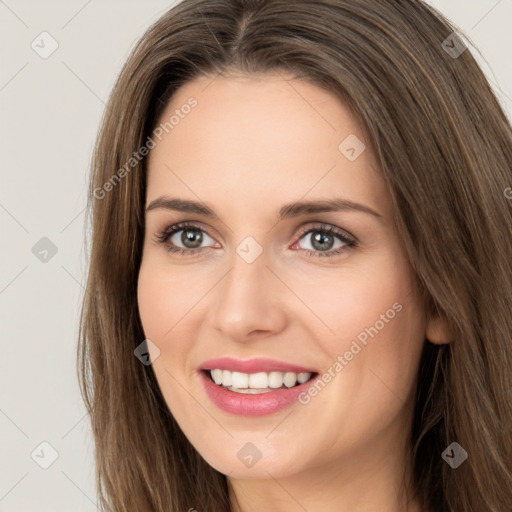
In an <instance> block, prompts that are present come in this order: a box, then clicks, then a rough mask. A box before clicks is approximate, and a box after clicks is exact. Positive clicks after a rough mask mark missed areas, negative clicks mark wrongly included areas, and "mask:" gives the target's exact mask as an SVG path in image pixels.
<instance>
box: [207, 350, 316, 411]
mask: <svg viewBox="0 0 512 512" xmlns="http://www.w3.org/2000/svg"><path fill="white" fill-rule="evenodd" d="M198 369H199V370H200V371H199V376H200V379H201V381H202V384H203V386H204V389H205V391H206V394H207V395H208V397H209V398H210V400H211V401H212V402H213V403H214V404H215V405H216V406H217V407H219V408H220V409H222V410H223V411H225V412H228V413H231V414H236V415H241V416H262V415H265V414H272V413H274V412H278V411H280V410H282V409H283V408H285V407H288V406H291V405H292V404H294V403H295V402H297V401H298V396H299V395H300V394H301V393H302V392H303V391H305V390H306V389H307V388H308V387H309V386H310V385H311V384H312V382H313V380H314V378H315V377H316V376H318V372H316V371H315V370H314V369H312V368H308V367H305V366H300V365H296V364H291V363H287V362H283V361H277V360H273V359H251V360H246V361H244V360H240V359H234V358H229V357H225V358H218V359H211V360H209V361H205V362H204V363H203V364H201V366H200V367H199V368H198ZM222 373H224V376H226V375H228V376H231V375H234V376H236V377H240V376H241V375H237V374H245V376H246V377H247V375H249V376H250V378H249V379H246V380H244V379H242V380H238V379H235V380H236V383H235V382H227V383H226V382H225V381H224V382H222V378H219V379H217V383H216V382H214V379H213V377H212V375H219V374H222ZM278 373H281V374H283V375H286V376H287V377H291V376H292V375H296V376H299V375H300V376H301V377H302V378H298V379H297V383H296V384H295V385H294V384H293V383H292V382H291V381H290V382H287V380H286V379H285V380H284V381H281V382H282V386H279V387H277V388H276V386H277V384H279V382H277V384H275V385H273V384H272V383H271V382H270V381H268V380H265V379H264V378H263V377H264V374H267V375H271V376H277V374H278ZM252 376H255V377H257V379H256V380H255V382H262V385H263V384H265V385H266V386H267V387H265V388H264V389H258V386H257V385H256V386H253V385H252V383H253V379H252ZM261 379H262V380H261ZM306 379H307V381H305V380H306ZM229 380H231V378H230V379H229ZM292 380H293V378H292ZM248 382H250V384H247V383H248ZM225 383H226V384H237V386H242V388H238V387H234V386H233V385H231V386H229V385H224V384H225ZM239 383H242V384H239ZM246 386H247V389H244V388H245V387H246Z"/></svg>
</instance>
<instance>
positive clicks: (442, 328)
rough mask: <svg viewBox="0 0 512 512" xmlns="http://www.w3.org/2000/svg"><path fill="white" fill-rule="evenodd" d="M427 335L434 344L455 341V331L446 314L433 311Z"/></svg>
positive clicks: (426, 331)
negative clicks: (442, 314)
mask: <svg viewBox="0 0 512 512" xmlns="http://www.w3.org/2000/svg"><path fill="white" fill-rule="evenodd" d="M425 337H426V338H427V339H428V341H430V343H433V344H434V345H443V344H446V343H450V342H452V341H453V332H452V329H451V328H450V324H449V323H448V320H446V318H445V317H444V316H441V315H439V314H437V313H432V315H431V316H430V319H429V320H428V323H427V328H426V330H425Z"/></svg>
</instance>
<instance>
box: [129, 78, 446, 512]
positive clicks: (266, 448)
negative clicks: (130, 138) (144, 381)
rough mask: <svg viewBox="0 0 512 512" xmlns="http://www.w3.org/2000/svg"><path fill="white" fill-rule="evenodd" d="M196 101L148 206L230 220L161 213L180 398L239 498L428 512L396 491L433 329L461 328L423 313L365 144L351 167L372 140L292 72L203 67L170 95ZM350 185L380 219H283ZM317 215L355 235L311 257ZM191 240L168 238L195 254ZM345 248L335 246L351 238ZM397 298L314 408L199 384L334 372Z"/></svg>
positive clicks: (152, 160) (154, 332)
mask: <svg viewBox="0 0 512 512" xmlns="http://www.w3.org/2000/svg"><path fill="white" fill-rule="evenodd" d="M284 78H286V80H284ZM191 96H193V97H194V98H196V99H197V101H198V104H197V106H196V107H195V108H194V109H193V110H191V112H190V114H188V115H187V116H184V118H183V119H180V121H179V124H177V125H176V126H175V127H174V129H173V130H172V131H169V133H168V134H164V137H163V138H162V140H161V141H159V142H158V143H157V145H156V147H155V148H154V149H152V150H151V153H150V155H149V162H148V183H147V200H146V205H149V204H150V203H151V202H152V201H153V200H154V199H156V198H157V197H159V196H162V195H168V196H170V197H176V198H182V199H189V200H193V201H203V202H204V203H206V204H208V205H209V206H211V208H213V209H214V211H215V212H216V213H217V215H218V216H219V220H215V219H210V218H207V217H205V216H204V215H200V214H195V213H193V214H191V213H183V212H177V211H170V210H166V209H163V208H159V209H153V210H150V211H148V212H147V213H146V233H145V240H144V248H143V259H142V263H141V268H140V274H139V282H138V301H139V310H140V316H141V320H142V324H143V327H144V331H145V334H146V337H147V338H149V339H150V340H152V341H153V342H154V343H155V345H157V346H158V348H159V350H160V355H159V356H158V357H157V358H156V359H155V360H154V362H153V370H154V372H155V375H156V377H157V380H158V383H159V385H160V388H161V390H162V393H163V396H164V398H165V400H166V402H167V405H168V407H169V409H170V410H171V412H172V414H173V415H174V417H175V418H176V420H177V422H178V423H179V425H180V427H181V428H182V430H183V431H184V433H185V434H186V436H187V437H188V439H189V440H190V442H191V443H192V444H193V445H194V446H195V448H196V449H197V450H198V452H199V453H200V454H201V455H202V457H204V459H205V460H206V461H207V462H208V463H209V464H210V465H212V466H213V467H214V468H216V469H217V470H218V471H220V472H222V473H224V474H226V475H227V476H228V482H229V488H230V496H231V499H232V501H233V502H236V503H237V504H236V505H235V510H239V511H244V512H253V511H261V510H274V511H276V512H295V511H303V510H304V509H306V510H308V511H319V510H322V512H344V511H351V512H363V511H364V512H377V511H378V512H397V510H404V511H406V510H407V511H409V512H420V510H421V509H420V508H419V506H418V503H417V502H416V501H415V500H414V499H411V501H410V502H409V504H408V505H406V504H405V497H404V495H403V494H402V493H401V492H400V491H399V486H400V483H401V480H400V477H401V475H402V474H403V473H404V472H405V474H406V475H409V474H410V471H409V466H408V462H407V461H408V456H409V452H408V447H409V445H408V432H409V428H410V424H411V420H412V408H413V405H414V402H413V391H414V386H415V383H416V376H417V372H418V366H419V360H420V354H421V349H422V346H423V344H424V343H425V337H427V338H428V339H429V340H430V341H431V342H433V343H445V342H447V341H449V338H450V333H449V332H448V329H447V327H446V326H445V325H444V324H443V322H442V321H441V320H440V319H439V318H435V317H434V318H432V319H428V318H427V317H426V314H425V308H424V305H423V304H422V302H421V300H420V297H419V294H418V293H417V288H416V282H415V277H414V274H413V272H412V269H411V266H410V263H409V261H408V259H407V256H406V253H405V250H404V247H403V245H402V243H401V240H400V238H399V236H398V233H397V230H396V227H395V226H394V224H393V222H392V207H391V201H390V196H389V193H388V191H387V189H386V187H385V184H384V182H383V179H382V178H381V176H380V174H379V172H378V165H377V162H376V160H375V158H374V155H373V153H372V151H371V148H370V145H369V143H366V149H365V150H364V151H363V153H362V154H361V155H360V156H359V157H358V158H357V159H356V160H355V161H350V160H349V159H347V158H346V157H345V155H344V154H342V152H340V150H339V149H338V146H339V144H340V143H341V142H342V141H343V140H344V139H345V138H346V137H347V136H348V135H350V134H355V135H356V136H357V137H358V138H359V139H360V140H361V141H363V142H364V138H365V137H364V134H363V131H362V130H361V127H360V125H359V124H358V122H357V120H356V119H355V117H354V116H353V115H352V114H351V112H350V111H349V110H348V109H347V108H346V107H345V106H344V105H343V104H342V103H341V102H340V100H339V99H338V98H337V97H336V96H334V95H332V94H331V93H329V92H327V91H324V90H322V89H319V88H317V87H316V86H314V85H312V84H310V83H307V82H305V81H302V80H298V79H293V77H292V76H290V75H288V76H287V75H283V74H282V73H267V74H261V75H250V76H244V75H230V76H218V77H216V78H215V79H213V78H212V77H203V76H202V77H200V78H197V79H195V80H194V81H192V82H189V83H187V84H185V85H184V86H182V87H181V88H180V89H179V90H178V91H177V92H176V93H175V95H174V96H173V98H172V100H171V102H170V104H169V105H168V106H167V109H166V111H165V112H164V114H163V115H162V120H168V119H169V117H170V116H171V115H172V114H173V112H174V111H175V110H176V109H179V108H180V107H181V106H182V105H184V104H185V103H186V102H187V100H188V98H190V97H191ZM339 197H342V198H345V199H348V200H351V201H354V202H357V203H360V204H363V205H365V206H368V207H369V208H372V209H373V210H375V211H376V212H377V213H378V214H380V215H381V218H378V217H375V216H372V215H369V214H367V213H364V212H360V211H339V212H324V213H315V214H304V215H301V216H299V217H296V218H289V219H285V220H282V221H280V222H278V219H277V213H278V211H279V208H280V207H281V206H283V205H284V204H288V203H293V202H295V201H298V200H316V199H333V198H339ZM184 221H189V222H192V223H194V224H195V225H197V226H198V229H201V230H203V231H202V233H203V242H202V246H201V247H204V249H203V250H202V252H199V253H196V254H192V253H189V254H187V255H177V254H173V253H170V252H169V251H168V250H167V249H166V245H165V244H163V243H159V242H157V241H156V236H157V235H158V233H159V232H161V231H163V230H165V229H166V228H167V227H169V226H171V225H173V224H176V223H178V222H184ZM318 223H324V224H327V225H328V226H333V227H335V228H338V229H341V230H345V231H347V232H348V233H350V234H352V235H353V236H354V237H355V238H356V239H357V240H358V244H357V246H356V247H348V246H345V250H344V252H342V253H341V254H339V255H337V256H334V257H333V258H327V257H322V256H320V257H315V256H312V255H308V254H307V253H306V250H307V249H309V250H311V251H316V253H320V252H321V249H318V248H317V249H315V247H314V246H313V245H312V243H313V237H312V235H314V234H315V233H316V232H315V233H310V234H305V235H301V233H300V231H299V230H300V229H301V228H303V227H304V228H309V227H311V228H316V227H317V226H318ZM305 231H306V230H305ZM305 231H304V232H305ZM196 234H197V233H196ZM247 236H251V237H253V238H254V239H255V240H256V241H257V243H258V244H259V246H260V247H261V249H262V251H263V252H262V253H261V255H260V256H259V257H258V258H257V259H256V260H255V261H254V262H252V263H250V264H249V263H247V262H246V261H245V260H244V259H243V258H241V257H240V256H239V255H238V254H237V252H236V248H237V247H238V246H239V244H240V243H241V242H242V241H243V240H244V239H245V238H246V237H247ZM181 240H182V239H181V232H179V233H178V234H177V235H174V236H173V237H172V241H173V242H174V243H175V245H176V246H178V247H181V248H186V247H187V246H185V245H184V244H183V242H182V241H181ZM334 244H335V245H331V246H329V247H327V250H330V251H331V252H333V251H336V249H337V248H338V247H341V246H342V245H343V243H342V242H341V241H340V240H339V239H337V238H335V239H334ZM167 245H172V242H171V241H170V240H168V241H167ZM188 247H190V245H189V246H188ZM188 250H189V251H191V249H188ZM397 302H398V303H399V304H400V305H401V306H402V309H401V311H400V312H398V313H397V314H396V315H395V316H394V318H393V319H392V320H389V321H388V322H387V323H385V327H384V328H382V329H380V330H379V332H378V334H377V335H376V336H375V337H373V338H371V337H369V338H368V342H367V345H366V346H363V348H362V350H361V351H360V352H358V353H357V355H355V356H354V357H353V359H352V360H351V361H348V363H347V364H346V366H344V367H343V370H342V371H340V372H338V373H336V376H335V377H334V378H332V379H331V381H330V382H329V383H328V384H327V385H326V386H325V388H324V389H323V390H322V391H321V392H319V393H318V394H317V396H315V397H313V398H312V399H311V400H310V402H309V403H308V404H306V405H302V404H300V403H294V404H293V405H292V406H290V407H287V408H285V409H284V410H282V411H280V412H277V413H273V414H270V415H265V416H260V417H244V416H239V415H234V414H230V413H226V412H223V411H222V410H220V409H219V408H217V407H216V405H215V404H214V403H212V402H211V401H210V400H209V398H208V396H207V395H206V393H205V391H204V389H203V386H202V385H201V382H200V380H199V375H198V370H197V368H198V366H199V365H200V364H201V363H202V362H204V361H206V360H208V359H210V358H214V357H221V356H232V357H235V358H239V359H251V358H254V357H266V358H272V359H278V360H282V361H287V362H290V363H294V364H299V365H302V366H307V367H313V368H316V369H318V372H319V373H320V374H322V373H323V372H325V371H327V370H328V369H329V368H331V367H332V366H333V364H334V363H335V361H336V360H337V357H338V356H339V355H343V354H344V353H345V352H346V351H347V350H349V349H350V346H351V343H352V341H353V340H355V339H356V337H357V335H358V334H360V333H361V332H362V331H364V329H365V328H367V327H369V326H373V325H375V323H376V321H377V320H379V319H380V318H381V315H382V314H385V313H386V311H387V310H389V309H390V308H392V305H393V304H395V303H397ZM247 442H251V443H253V444H254V445H255V446H256V447H257V449H258V450H259V452H261V459H260V460H259V461H258V462H257V463H256V464H255V465H254V466H252V467H250V468H248V467H246V466H245V465H244V464H243V463H242V462H241V461H240V460H239V459H238V457H237V452H238V451H239V450H240V448H241V447H242V446H244V445H245V444H246V443H247ZM369 491H370V492H369ZM192 502H193V500H192V498H191V506H192V505H193V503H192Z"/></svg>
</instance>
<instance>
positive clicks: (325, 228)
mask: <svg viewBox="0 0 512 512" xmlns="http://www.w3.org/2000/svg"><path fill="white" fill-rule="evenodd" d="M187 230H190V231H202V232H203V233H206V234H207V235H208V236H209V237H210V238H213V237H211V236H210V235H209V234H208V233H207V232H206V231H205V230H204V229H202V228H200V227H199V226H197V225H194V224H191V223H188V222H180V223H178V224H174V225H172V226H169V227H167V228H165V229H164V230H162V231H160V232H159V233H157V235H156V242H158V243H161V244H164V245H165V248H166V249H167V251H169V252H170V253H173V254H178V255H180V256H190V255H191V254H194V253H198V252H201V251H202V250H204V249H208V247H196V248H195V249H184V248H182V247H175V246H173V245H169V244H168V243H167V241H168V240H169V238H171V237H172V235H174V234H175V233H178V232H179V231H187ZM315 232H321V233H323V234H327V235H331V236H335V237H337V238H339V239H340V240H341V241H342V242H343V243H344V244H345V245H344V246H343V247H340V248H338V249H335V250H333V249H331V250H329V251H325V252H323V251H312V250H311V249H301V250H302V251H304V252H305V253H306V254H307V255H308V256H312V257H315V258H316V257H320V258H333V257H335V256H338V255H340V254H341V253H342V252H345V250H346V249H351V248H353V247H356V246H357V240H356V238H355V237H352V236H351V235H349V234H348V233H346V232H344V231H342V230H339V229H337V228H334V227H332V226H329V225H328V224H319V225H318V226H314V227H311V228H308V229H305V230H301V232H300V233H299V240H300V239H301V238H302V237H304V236H305V235H309V234H310V233H315Z"/></svg>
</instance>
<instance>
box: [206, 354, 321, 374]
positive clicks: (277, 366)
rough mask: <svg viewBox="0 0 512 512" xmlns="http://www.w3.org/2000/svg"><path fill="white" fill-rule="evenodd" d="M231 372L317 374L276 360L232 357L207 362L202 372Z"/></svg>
mask: <svg viewBox="0 0 512 512" xmlns="http://www.w3.org/2000/svg"><path fill="white" fill-rule="evenodd" d="M215 368H218V369H219V370H229V371H230V372H242V373H258V372H294V373H315V370H312V369H311V368H305V367H304V366H297V365H296V364H290V363H285V362H283V361H277V360H275V359H262V358H260V359H249V360H248V361H244V360H242V359H234V358H231V357H219V358H218V359H210V360H208V361H205V362H204V363H203V364H202V365H201V366H199V369H200V370H215Z"/></svg>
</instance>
